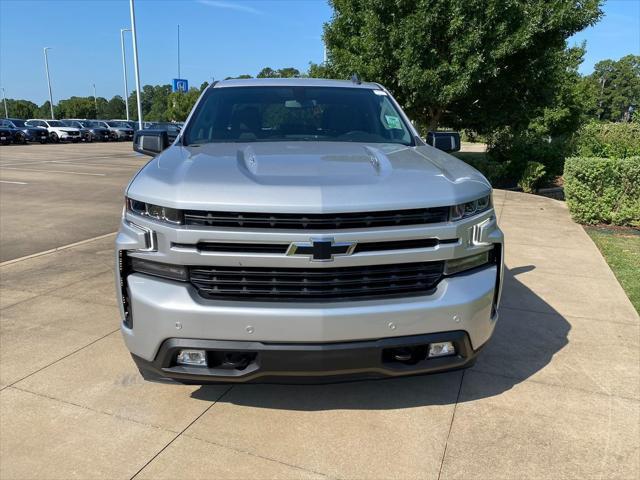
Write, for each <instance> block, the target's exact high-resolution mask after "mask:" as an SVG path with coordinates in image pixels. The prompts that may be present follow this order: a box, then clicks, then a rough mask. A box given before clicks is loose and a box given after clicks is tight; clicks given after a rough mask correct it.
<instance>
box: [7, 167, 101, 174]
mask: <svg viewBox="0 0 640 480" xmlns="http://www.w3.org/2000/svg"><path fill="white" fill-rule="evenodd" d="M0 168H4V169H5V170H21V171H23V172H46V173H67V174H69V175H89V176H92V177H106V176H107V174H106V173H86V172H69V171H67V170H40V169H36V168H17V167H5V166H4V165H0Z"/></svg>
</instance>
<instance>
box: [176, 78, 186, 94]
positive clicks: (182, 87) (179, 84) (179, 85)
mask: <svg viewBox="0 0 640 480" xmlns="http://www.w3.org/2000/svg"><path fill="white" fill-rule="evenodd" d="M173 91H174V92H188V91H189V82H188V81H187V80H185V79H184V78H174V79H173Z"/></svg>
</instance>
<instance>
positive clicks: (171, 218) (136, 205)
mask: <svg viewBox="0 0 640 480" xmlns="http://www.w3.org/2000/svg"><path fill="white" fill-rule="evenodd" d="M127 211H128V212H131V213H133V214H135V215H140V216H142V217H149V218H153V219H155V220H160V221H161V222H167V223H171V224H173V225H180V224H182V212H181V211H180V210H176V209H175V208H167V207H161V206H159V205H152V204H150V203H145V202H140V201H138V200H134V199H133V198H127Z"/></svg>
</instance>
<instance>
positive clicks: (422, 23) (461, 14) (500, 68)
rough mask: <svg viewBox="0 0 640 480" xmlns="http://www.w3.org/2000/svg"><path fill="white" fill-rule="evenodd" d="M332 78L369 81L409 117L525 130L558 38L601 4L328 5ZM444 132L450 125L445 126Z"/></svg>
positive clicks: (446, 0)
mask: <svg viewBox="0 0 640 480" xmlns="http://www.w3.org/2000/svg"><path fill="white" fill-rule="evenodd" d="M330 3H331V5H332V6H333V9H334V14H333V18H332V20H331V21H330V22H329V23H328V24H326V25H325V28H324V39H325V42H326V44H327V47H328V50H329V60H330V62H329V65H328V68H329V69H330V70H331V72H332V74H333V76H337V77H342V78H349V77H350V76H351V74H352V73H358V74H359V75H360V76H361V77H362V78H363V79H365V80H370V81H378V82H381V83H383V84H384V85H386V86H387V87H388V88H390V90H391V91H393V93H394V95H395V96H396V98H397V99H398V100H399V101H400V103H401V104H402V105H403V106H404V107H405V109H406V110H407V112H408V113H409V115H410V116H411V117H413V119H414V120H416V121H417V122H419V123H422V124H424V125H426V127H427V128H429V129H435V128H436V127H437V126H438V124H439V123H440V122H441V121H443V120H444V119H445V117H448V119H450V121H448V122H447V123H448V124H449V125H451V122H456V123H459V124H460V125H464V126H465V127H467V128H472V129H473V130H475V131H477V132H479V133H482V132H488V131H492V130H494V129H495V128H497V127H500V126H504V125H512V126H515V125H519V126H526V125H528V123H529V121H530V119H531V118H532V117H535V116H536V115H537V114H538V112H539V110H540V109H541V108H544V107H546V106H548V105H550V104H551V102H552V101H553V98H554V92H555V88H556V84H557V77H558V75H561V74H562V72H563V71H564V68H565V66H564V65H563V64H562V59H563V58H564V49H565V43H566V39H567V38H568V37H570V36H571V35H573V34H574V33H576V32H578V31H580V30H582V29H583V28H585V27H587V26H589V25H593V24H594V23H595V22H596V21H597V20H598V19H599V18H600V16H601V15H602V12H601V10H600V4H601V0H554V1H551V0H519V1H506V0H397V1H394V2H391V1H378V0H330ZM452 126H454V125H452Z"/></svg>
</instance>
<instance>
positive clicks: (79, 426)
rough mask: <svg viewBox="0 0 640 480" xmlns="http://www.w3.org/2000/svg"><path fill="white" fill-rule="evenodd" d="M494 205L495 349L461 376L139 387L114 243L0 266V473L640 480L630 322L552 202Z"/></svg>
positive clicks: (638, 361) (639, 409)
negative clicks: (123, 333) (499, 242)
mask: <svg viewBox="0 0 640 480" xmlns="http://www.w3.org/2000/svg"><path fill="white" fill-rule="evenodd" d="M495 203H496V208H497V213H498V215H499V220H500V224H501V227H502V228H503V230H504V231H505V234H506V241H507V249H506V263H507V274H506V278H505V290H504V295H503V303H502V307H501V312H500V315H501V316H500V320H499V322H498V327H497V329H496V333H495V336H494V338H493V339H492V341H491V342H490V343H489V345H488V346H487V347H486V348H485V350H484V351H483V352H482V354H481V356H480V358H479V360H478V362H477V364H476V365H475V366H474V367H473V368H472V369H471V370H466V371H464V372H453V373H446V374H440V375H432V376H426V377H413V378H405V379H393V380H383V381H373V382H358V383H349V384H337V385H325V386H295V387H294V386H281V385H236V386H232V387H231V386H209V387H197V386H168V385H159V384H153V383H146V382H144V381H142V379H141V378H140V376H139V375H138V373H137V371H136V369H135V367H134V365H133V362H132V361H131V359H130V358H129V355H128V353H127V351H126V349H125V348H124V345H123V342H122V339H121V338H120V333H119V332H118V326H119V318H118V313H117V310H116V307H115V301H114V295H115V294H114V292H113V286H112V278H113V277H112V275H113V270H112V269H113V259H112V243H113V238H112V237H106V238H102V239H98V240H96V241H93V242H89V243H85V244H82V245H78V246H76V247H72V248H69V249H66V250H62V251H59V252H55V253H51V254H48V255H43V256H39V257H35V258H30V259H26V260H22V261H18V262H15V263H13V264H10V265H5V266H2V267H0V288H1V290H0V292H1V294H0V296H1V300H2V314H1V324H0V327H1V329H0V388H1V389H2V390H1V391H0V478H2V479H3V480H4V479H7V480H8V479H27V478H29V479H32V478H47V479H48V478H60V479H71V478H79V479H80V478H81V479H86V478H123V479H124V478H145V479H146V478H149V479H151V478H167V479H169V478H171V479H174V478H205V477H210V478H358V479H360V478H421V479H424V478H427V479H449V478H465V479H467V478H491V479H496V478H504V479H513V478H532V479H533V478H536V479H537V478H580V479H583V478H594V479H596V478H619V479H634V478H638V476H639V475H640V458H639V457H640V440H639V438H640V431H639V427H638V425H639V424H640V330H639V328H640V327H639V325H640V319H639V318H638V315H637V313H636V312H635V311H634V309H633V307H632V306H631V304H630V302H629V300H628V299H627V298H626V296H625V294H624V292H623V290H622V288H621V287H620V285H619V284H618V282H617V281H616V279H615V277H614V276H613V274H612V272H611V271H610V269H609V268H608V266H607V265H606V263H605V261H604V260H603V259H602V257H601V256H600V254H599V252H598V250H597V248H596V247H595V246H594V245H593V243H592V242H591V240H590V239H589V238H588V236H587V235H586V234H585V232H584V231H583V230H582V228H581V227H579V226H578V225H575V224H574V223H572V222H571V220H570V218H569V215H568V212H567V210H566V208H565V206H564V204H563V203H561V202H557V201H554V200H550V199H546V198H541V197H535V196H530V195H525V194H519V193H512V192H504V191H497V192H496V194H495Z"/></svg>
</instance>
